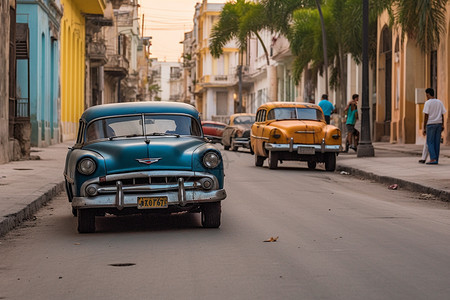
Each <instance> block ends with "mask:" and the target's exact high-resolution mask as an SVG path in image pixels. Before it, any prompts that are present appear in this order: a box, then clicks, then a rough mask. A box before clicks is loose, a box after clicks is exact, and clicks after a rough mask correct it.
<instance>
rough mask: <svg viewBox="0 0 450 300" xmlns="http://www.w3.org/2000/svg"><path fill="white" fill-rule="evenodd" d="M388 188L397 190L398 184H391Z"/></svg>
mask: <svg viewBox="0 0 450 300" xmlns="http://www.w3.org/2000/svg"><path fill="white" fill-rule="evenodd" d="M388 189H390V190H396V189H398V184H391V185H390V186H389V187H388Z"/></svg>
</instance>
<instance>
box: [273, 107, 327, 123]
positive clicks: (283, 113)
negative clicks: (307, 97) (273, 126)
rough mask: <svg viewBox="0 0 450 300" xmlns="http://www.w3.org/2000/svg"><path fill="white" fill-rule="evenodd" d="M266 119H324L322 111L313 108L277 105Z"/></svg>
mask: <svg viewBox="0 0 450 300" xmlns="http://www.w3.org/2000/svg"><path fill="white" fill-rule="evenodd" d="M267 119H268V120H286V119H294V120H318V121H322V120H324V119H325V118H324V116H323V113H322V112H321V111H320V110H318V109H315V108H309V107H278V108H274V109H272V110H271V111H269V113H268V114H267Z"/></svg>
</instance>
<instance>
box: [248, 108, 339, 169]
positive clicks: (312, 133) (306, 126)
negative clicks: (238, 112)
mask: <svg viewBox="0 0 450 300" xmlns="http://www.w3.org/2000/svg"><path fill="white" fill-rule="evenodd" d="M250 143H251V147H252V150H253V151H254V153H255V165H256V166H257V167H261V166H262V165H263V163H264V160H265V159H266V158H268V163H269V168H270V169H276V168H277V167H278V162H279V161H284V160H299V161H307V162H308V168H310V169H315V168H316V165H317V163H325V169H326V170H327V171H334V170H335V169H336V156H337V155H338V154H339V152H340V151H341V149H342V137H341V131H340V130H339V128H337V127H336V126H333V125H327V123H326V122H325V118H324V115H323V112H322V109H321V108H320V107H319V106H318V105H315V104H310V103H299V102H270V103H266V104H263V105H261V106H260V107H259V108H258V111H257V112H256V121H255V123H254V124H253V125H252V129H251V136H250Z"/></svg>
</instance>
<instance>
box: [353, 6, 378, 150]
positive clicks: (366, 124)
mask: <svg viewBox="0 0 450 300" xmlns="http://www.w3.org/2000/svg"><path fill="white" fill-rule="evenodd" d="M362 18H363V20H362V21H363V37H362V42H363V45H362V52H363V53H362V55H363V57H362V64H363V65H362V73H363V76H362V106H361V111H362V117H361V140H360V142H359V145H358V151H357V153H356V156H357V157H370V156H375V151H374V149H373V145H372V142H371V140H370V107H369V0H363V15H362Z"/></svg>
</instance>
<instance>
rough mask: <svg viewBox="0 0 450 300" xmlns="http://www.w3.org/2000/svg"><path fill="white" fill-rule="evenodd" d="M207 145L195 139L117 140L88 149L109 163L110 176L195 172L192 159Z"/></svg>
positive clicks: (90, 146) (87, 148)
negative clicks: (149, 172)
mask: <svg viewBox="0 0 450 300" xmlns="http://www.w3.org/2000/svg"><path fill="white" fill-rule="evenodd" d="M202 144H204V141H203V140H201V139H197V138H192V137H179V138H177V137H155V138H151V139H150V143H149V144H147V143H146V142H145V139H144V138H139V139H115V140H112V141H103V142H99V143H95V144H91V145H87V146H85V147H84V149H86V150H91V151H95V152H97V153H98V154H100V155H101V156H103V158H104V159H105V166H106V172H107V174H117V173H123V172H136V171H149V170H192V155H193V152H194V150H195V149H196V148H198V147H199V146H201V145H202ZM138 160H141V161H142V162H139V161H138Z"/></svg>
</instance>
